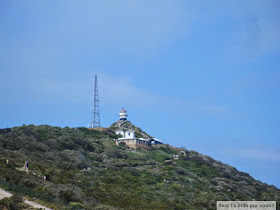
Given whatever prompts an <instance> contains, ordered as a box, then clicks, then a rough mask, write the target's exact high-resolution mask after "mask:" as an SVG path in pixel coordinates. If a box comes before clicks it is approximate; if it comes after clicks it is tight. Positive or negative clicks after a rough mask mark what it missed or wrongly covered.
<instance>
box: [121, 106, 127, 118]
mask: <svg viewBox="0 0 280 210" xmlns="http://www.w3.org/2000/svg"><path fill="white" fill-rule="evenodd" d="M119 116H120V120H122V121H125V120H126V119H127V111H126V110H125V109H124V108H122V109H121V111H120V113H119Z"/></svg>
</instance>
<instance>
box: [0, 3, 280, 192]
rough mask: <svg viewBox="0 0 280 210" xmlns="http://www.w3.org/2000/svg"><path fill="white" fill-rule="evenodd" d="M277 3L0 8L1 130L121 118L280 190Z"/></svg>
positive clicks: (13, 5) (106, 122)
mask: <svg viewBox="0 0 280 210" xmlns="http://www.w3.org/2000/svg"><path fill="white" fill-rule="evenodd" d="M279 8H280V3H279V2H278V1H277V0H271V1H248V2H242V1H227V2H219V1H212V2H204V3H203V4H201V3H198V2H191V1H176V2H170V1H153V2H149V1H141V2H130V1H121V2H114V1H110V2H109V3H106V2H98V1H85V2H82V3H81V2H75V1H71V0H70V1H67V2H66V1H56V2H38V1H30V2H22V1H17V0H12V1H8V2H4V1H3V2H0V11H1V12H0V19H1V20H2V21H1V22H0V30H1V33H0V40H1V41H0V45H1V47H0V55H1V56H0V69H1V70H0V91H1V103H0V116H1V119H0V128H7V127H14V126H21V125H23V124H34V125H41V124H47V125H52V126H60V127H65V126H69V127H82V126H83V127H87V126H88V124H90V122H91V107H92V102H93V83H94V75H95V74H97V76H98V90H99V100H100V117H101V126H102V127H103V126H104V127H108V126H110V125H111V124H112V123H113V122H115V121H116V120H118V112H119V110H120V109H121V108H122V107H124V108H125V109H126V110H127V111H128V120H129V121H131V122H132V123H133V124H135V125H136V126H139V127H140V128H141V129H143V130H144V131H145V132H147V133H148V134H150V135H152V136H154V137H156V138H158V139H160V140H162V141H163V142H165V143H168V144H170V145H173V146H176V147H181V146H185V147H186V149H188V150H195V151H198V152H199V153H201V154H204V155H209V156H211V157H213V158H214V159H216V160H219V161H221V162H224V163H227V164H229V165H232V166H233V167H235V168H237V169H238V170H239V171H244V172H246V173H249V174H250V175H251V176H252V177H254V178H255V179H257V180H260V181H262V182H265V183H267V184H271V185H275V186H276V187H278V188H280V180H279V175H280V168H279V165H280V152H279V151H280V141H279V128H278V127H279V124H280V112H279V107H280V93H279V89H280V80H279V78H280V62H279V57H280V38H279V34H280V27H278V26H279V20H280V14H279V12H278V11H279Z"/></svg>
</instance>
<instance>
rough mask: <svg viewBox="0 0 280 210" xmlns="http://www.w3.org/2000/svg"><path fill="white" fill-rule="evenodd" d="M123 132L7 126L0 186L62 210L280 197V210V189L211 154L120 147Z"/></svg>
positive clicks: (209, 205) (0, 143)
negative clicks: (27, 165) (176, 155)
mask: <svg viewBox="0 0 280 210" xmlns="http://www.w3.org/2000/svg"><path fill="white" fill-rule="evenodd" d="M117 137H118V135H116V134H114V132H111V131H110V130H109V129H104V130H103V131H97V130H89V129H87V128H82V127H81V128H69V127H66V128H60V127H51V126H48V125H41V126H34V125H28V126H25V125H24V126H20V127H14V128H7V129H0V167H1V170H0V187H2V188H4V189H6V190H9V191H11V192H13V193H16V194H19V195H21V196H25V197H28V198H31V199H35V200H36V201H37V202H38V203H42V204H44V205H45V206H48V207H50V208H54V209H62V208H65V209H196V210H197V209H216V206H215V205H216V201H218V200H253V199H255V200H260V201H261V200H277V199H278V208H280V206H279V203H280V202H279V201H280V200H279V198H280V190H279V189H277V188H276V187H274V186H272V185H267V184H264V183H261V182H260V181H257V180H255V179H253V178H252V177H251V176H250V175H249V174H247V173H243V172H239V171H238V170H236V169H235V168H234V167H231V166H229V165H226V164H223V163H221V162H219V161H216V160H214V159H213V158H211V157H209V156H205V155H201V154H199V153H198V152H195V151H188V150H186V155H182V154H180V156H179V158H178V159H174V158H173V157H174V155H175V154H179V153H178V151H176V150H174V149H173V148H172V147H170V146H169V145H165V147H160V148H150V149H147V150H144V149H141V150H137V151H136V150H132V149H129V148H127V147H126V146H125V145H122V146H116V145H115V144H114V140H113V139H114V138H117ZM7 160H8V163H7ZM25 161H28V162H29V164H30V165H29V168H30V169H29V171H25V170H23V165H24V162H25ZM44 176H45V178H46V180H44ZM277 196H278V197H277ZM1 205H2V206H3V205H5V204H1V203H0V209H1Z"/></svg>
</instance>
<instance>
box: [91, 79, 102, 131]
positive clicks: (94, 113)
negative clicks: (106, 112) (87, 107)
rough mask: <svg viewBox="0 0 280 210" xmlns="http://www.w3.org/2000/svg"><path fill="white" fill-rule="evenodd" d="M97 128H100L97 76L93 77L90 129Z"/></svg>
mask: <svg viewBox="0 0 280 210" xmlns="http://www.w3.org/2000/svg"><path fill="white" fill-rule="evenodd" d="M98 127H101V126H100V111H99V97H98V87H97V75H95V80H94V98H93V107H92V110H91V128H98Z"/></svg>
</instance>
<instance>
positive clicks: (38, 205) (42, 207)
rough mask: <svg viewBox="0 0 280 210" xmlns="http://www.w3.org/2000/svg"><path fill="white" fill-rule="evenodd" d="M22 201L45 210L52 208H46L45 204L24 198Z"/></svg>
mask: <svg viewBox="0 0 280 210" xmlns="http://www.w3.org/2000/svg"><path fill="white" fill-rule="evenodd" d="M24 202H25V203H27V204H29V205H31V206H33V207H34V208H41V209H45V210H52V209H49V208H47V207H45V206H42V205H40V204H38V203H34V202H33V201H29V200H25V201H24Z"/></svg>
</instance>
